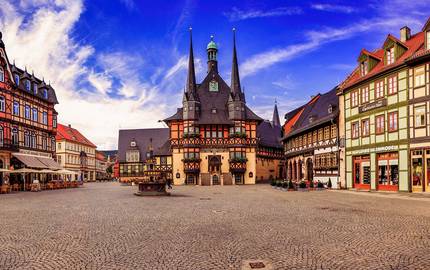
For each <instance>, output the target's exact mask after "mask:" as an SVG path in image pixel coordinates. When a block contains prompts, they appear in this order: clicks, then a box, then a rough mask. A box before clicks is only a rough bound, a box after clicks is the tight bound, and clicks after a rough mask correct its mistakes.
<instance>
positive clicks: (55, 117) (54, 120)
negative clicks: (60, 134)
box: [52, 115, 57, 128]
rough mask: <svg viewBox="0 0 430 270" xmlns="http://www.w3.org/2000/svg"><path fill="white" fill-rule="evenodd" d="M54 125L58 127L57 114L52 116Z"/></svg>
mask: <svg viewBox="0 0 430 270" xmlns="http://www.w3.org/2000/svg"><path fill="white" fill-rule="evenodd" d="M52 126H53V127H54V128H56V127H57V116H56V115H54V116H52Z"/></svg>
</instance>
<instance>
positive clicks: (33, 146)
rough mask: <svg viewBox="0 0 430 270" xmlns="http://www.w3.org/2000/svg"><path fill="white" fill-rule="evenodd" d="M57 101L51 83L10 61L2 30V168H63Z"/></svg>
mask: <svg viewBox="0 0 430 270" xmlns="http://www.w3.org/2000/svg"><path fill="white" fill-rule="evenodd" d="M56 104H58V101H57V97H56V94H55V91H54V89H53V88H52V87H51V86H50V85H49V84H47V83H45V81H44V80H41V79H39V78H37V77H36V76H35V75H34V74H33V72H31V73H29V72H28V71H27V69H21V68H18V67H17V66H15V64H14V63H13V64H12V63H11V62H10V61H9V58H8V56H7V53H6V49H5V44H4V43H3V41H2V35H1V33H0V168H1V169H4V170H9V169H10V170H14V169H18V168H22V167H27V168H32V169H58V168H59V165H58V164H57V163H56V162H55V160H54V158H55V135H56V132H57V112H56V111H55V108H54V107H55V105H56ZM2 177H3V176H2ZM10 177H11V181H12V182H13V181H14V179H12V178H14V177H19V175H16V174H15V175H11V176H10ZM1 180H2V179H1ZM17 181H19V180H17ZM0 182H1V181H0Z"/></svg>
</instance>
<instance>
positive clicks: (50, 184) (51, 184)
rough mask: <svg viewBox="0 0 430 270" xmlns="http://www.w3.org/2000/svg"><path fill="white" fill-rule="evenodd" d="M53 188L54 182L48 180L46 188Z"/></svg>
mask: <svg viewBox="0 0 430 270" xmlns="http://www.w3.org/2000/svg"><path fill="white" fill-rule="evenodd" d="M54 188H55V187H54V183H52V182H49V183H48V184H47V189H50V190H53V189H54Z"/></svg>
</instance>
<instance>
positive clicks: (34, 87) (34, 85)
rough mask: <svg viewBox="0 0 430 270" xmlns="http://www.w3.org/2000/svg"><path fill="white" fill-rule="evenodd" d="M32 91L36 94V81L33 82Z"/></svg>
mask: <svg viewBox="0 0 430 270" xmlns="http://www.w3.org/2000/svg"><path fill="white" fill-rule="evenodd" d="M33 91H34V94H36V95H37V83H35V84H33Z"/></svg>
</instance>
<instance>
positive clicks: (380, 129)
mask: <svg viewBox="0 0 430 270" xmlns="http://www.w3.org/2000/svg"><path fill="white" fill-rule="evenodd" d="M384 132H385V115H383V114H382V115H378V116H376V134H382V133H384Z"/></svg>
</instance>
